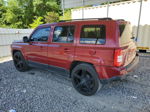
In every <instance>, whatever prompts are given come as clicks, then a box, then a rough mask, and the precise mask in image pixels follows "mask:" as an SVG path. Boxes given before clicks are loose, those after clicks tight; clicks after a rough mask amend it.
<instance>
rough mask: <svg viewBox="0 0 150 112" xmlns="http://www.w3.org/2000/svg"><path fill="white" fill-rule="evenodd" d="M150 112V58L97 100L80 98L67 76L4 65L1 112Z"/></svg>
mask: <svg viewBox="0 0 150 112" xmlns="http://www.w3.org/2000/svg"><path fill="white" fill-rule="evenodd" d="M10 109H15V110H16V111H17V112H150V55H149V56H147V55H141V60H140V67H139V69H137V70H136V71H134V72H132V73H130V74H129V75H128V76H127V77H126V78H125V79H122V80H119V81H113V82H109V83H107V84H105V85H104V86H103V87H102V89H101V90H100V91H99V92H98V93H97V94H96V95H94V96H90V97H86V96H82V95H80V94H79V93H78V92H76V91H75V89H74V88H73V87H72V84H71V81H70V79H69V78H68V77H67V74H61V75H60V74H59V73H57V72H51V71H44V70H40V69H32V70H30V71H28V72H24V73H21V72H18V71H17V70H16V69H15V68H14V66H13V62H12V61H7V62H2V63H0V112H7V111H8V110H10Z"/></svg>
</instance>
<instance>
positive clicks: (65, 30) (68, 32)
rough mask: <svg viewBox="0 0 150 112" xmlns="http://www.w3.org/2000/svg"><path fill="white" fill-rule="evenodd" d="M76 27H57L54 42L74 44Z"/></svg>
mask: <svg viewBox="0 0 150 112" xmlns="http://www.w3.org/2000/svg"><path fill="white" fill-rule="evenodd" d="M74 31H75V27H74V26H56V27H55V29H54V35H53V42H59V43H73V40H74Z"/></svg>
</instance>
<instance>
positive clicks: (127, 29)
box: [119, 23, 132, 46]
mask: <svg viewBox="0 0 150 112" xmlns="http://www.w3.org/2000/svg"><path fill="white" fill-rule="evenodd" d="M119 30H120V38H119V43H120V45H121V46H122V45H124V44H127V43H129V42H130V41H132V39H131V38H132V26H131V24H129V23H127V24H120V25H119Z"/></svg>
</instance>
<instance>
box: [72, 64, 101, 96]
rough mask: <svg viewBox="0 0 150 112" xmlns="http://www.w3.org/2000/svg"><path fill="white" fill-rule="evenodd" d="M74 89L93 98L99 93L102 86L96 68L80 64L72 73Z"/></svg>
mask: <svg viewBox="0 0 150 112" xmlns="http://www.w3.org/2000/svg"><path fill="white" fill-rule="evenodd" d="M71 80H72V84H73V86H74V88H75V89H76V90H77V91H78V92H79V93H80V94H82V95H85V96H92V95H94V94H95V93H97V92H98V91H99V90H100V88H101V87H102V84H101V83H100V80H99V78H98V74H97V72H96V71H95V69H94V67H93V66H92V65H90V64H86V63H83V64H79V65H77V66H76V67H75V68H74V69H73V70H72V73H71Z"/></svg>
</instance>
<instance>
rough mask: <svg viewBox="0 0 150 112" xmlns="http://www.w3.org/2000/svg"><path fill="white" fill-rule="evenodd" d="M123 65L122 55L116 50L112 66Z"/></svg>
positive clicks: (120, 51) (119, 50)
mask: <svg viewBox="0 0 150 112" xmlns="http://www.w3.org/2000/svg"><path fill="white" fill-rule="evenodd" d="M122 64H123V53H122V50H121V49H116V50H115V54H114V66H116V67H119V66H121V65H122Z"/></svg>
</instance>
